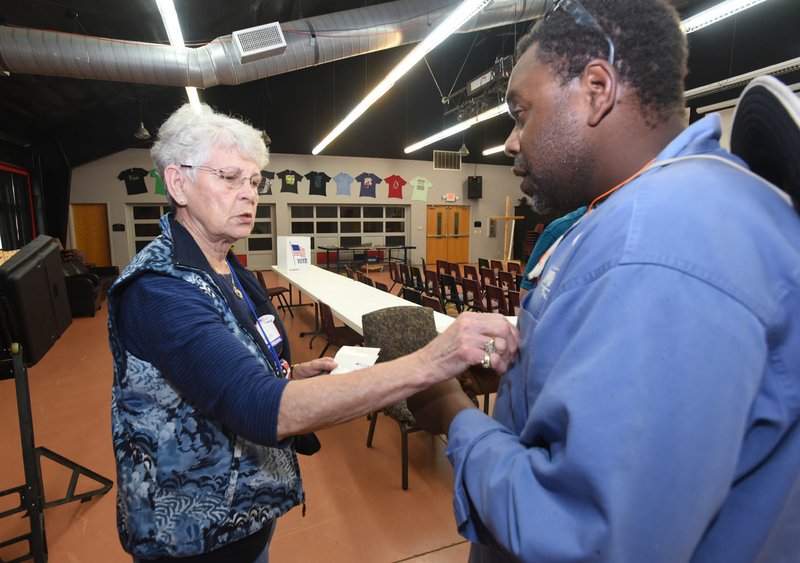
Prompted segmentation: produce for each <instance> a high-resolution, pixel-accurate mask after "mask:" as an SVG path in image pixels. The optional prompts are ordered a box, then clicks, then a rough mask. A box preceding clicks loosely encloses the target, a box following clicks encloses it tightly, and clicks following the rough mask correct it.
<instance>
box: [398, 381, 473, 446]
mask: <svg viewBox="0 0 800 563" xmlns="http://www.w3.org/2000/svg"><path fill="white" fill-rule="evenodd" d="M406 402H407V404H408V408H409V410H410V411H411V412H412V413H413V415H414V418H416V419H417V424H418V425H419V426H420V427H421V428H422V429H423V430H427V431H428V432H430V433H431V434H447V431H448V430H449V429H450V423H451V422H452V421H453V419H454V418H455V416H456V415H457V414H458V413H460V412H461V411H462V410H464V409H474V408H475V405H474V404H473V402H472V401H471V400H470V399H469V397H467V395H466V394H465V393H464V391H463V390H462V389H461V384H460V383H459V382H458V380H456V379H449V380H447V381H442V382H441V383H436V384H435V385H432V386H431V387H429V388H427V389H425V390H424V391H420V392H419V393H417V394H416V395H412V396H411V397H409V398H408V399H407V400H406Z"/></svg>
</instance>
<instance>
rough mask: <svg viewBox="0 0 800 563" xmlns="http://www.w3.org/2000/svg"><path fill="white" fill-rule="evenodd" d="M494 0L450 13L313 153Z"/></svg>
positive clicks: (471, 1) (468, 1) (468, 3)
mask: <svg viewBox="0 0 800 563" xmlns="http://www.w3.org/2000/svg"><path fill="white" fill-rule="evenodd" d="M489 2H490V0H465V1H464V2H462V3H461V4H460V5H459V6H458V7H457V8H456V9H455V10H453V11H452V12H450V15H448V16H447V17H446V18H445V19H444V21H442V23H440V24H439V25H438V26H436V28H435V29H434V30H433V31H432V32H431V33H429V34H428V36H427V37H425V39H423V40H422V41H421V42H420V43H419V44H418V45H417V46H416V47H414V49H412V50H411V52H410V53H409V54H408V55H406V56H405V57H404V58H403V60H401V61H400V62H399V63H398V65H397V66H396V67H394V68H393V69H392V70H391V71H389V74H387V75H386V77H385V78H384V79H383V80H381V82H380V83H379V84H378V85H377V86H376V87H375V88H374V89H373V90H372V91H371V92H370V93H369V94H367V95H366V97H365V98H364V99H363V100H361V101H360V102H359V103H358V105H357V106H356V107H355V108H353V110H352V111H351V112H350V113H349V114H347V117H345V118H344V119H343V120H342V121H341V122H340V123H339V124H338V125H337V126H336V127H334V128H333V130H332V131H331V132H330V133H328V134H327V136H326V137H325V138H324V139H322V141H321V142H320V143H319V144H318V145H317V146H316V147H314V149H313V150H312V151H311V154H319V153H320V152H322V150H323V149H324V148H325V147H327V146H328V145H329V144H330V143H331V141H333V140H334V139H335V138H336V137H338V136H339V135H340V134H341V133H342V132H343V131H344V130H345V129H347V128H348V127H350V125H352V124H353V122H354V121H355V120H356V119H358V118H359V117H360V116H361V114H363V113H364V112H365V111H367V110H368V109H369V108H370V106H372V104H374V103H375V102H377V101H378V99H380V97H381V96H383V95H384V94H385V93H386V92H388V91H389V90H390V89H391V88H392V86H394V84H395V82H397V81H398V80H400V78H401V77H402V76H403V75H404V74H405V73H407V72H408V71H409V70H411V68H412V67H413V66H414V65H415V64H417V63H418V62H419V61H420V60H422V58H423V57H424V56H425V55H426V54H428V53H429V52H430V51H432V50H433V49H434V48H435V47H436V46H437V45H439V44H440V43H441V42H442V41H444V40H445V39H447V38H448V37H449V36H450V35H452V34H453V33H454V32H455V31H456V30H457V29H458V28H459V27H461V26H462V25H464V23H465V22H467V21H468V20H469V19H471V18H472V17H473V16H474V15H475V14H477V13H478V12H480V11H481V10H482V9H483V7H484V6H486V4H488V3H489Z"/></svg>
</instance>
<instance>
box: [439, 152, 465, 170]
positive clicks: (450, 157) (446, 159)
mask: <svg viewBox="0 0 800 563" xmlns="http://www.w3.org/2000/svg"><path fill="white" fill-rule="evenodd" d="M433 169H434V170H461V153H459V151H433Z"/></svg>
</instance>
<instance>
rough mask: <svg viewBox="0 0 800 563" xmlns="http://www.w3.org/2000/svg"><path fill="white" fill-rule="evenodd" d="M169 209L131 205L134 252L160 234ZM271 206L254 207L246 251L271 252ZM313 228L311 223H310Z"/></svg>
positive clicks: (272, 230) (167, 207) (272, 236)
mask: <svg viewBox="0 0 800 563" xmlns="http://www.w3.org/2000/svg"><path fill="white" fill-rule="evenodd" d="M169 210H170V208H169V206H168V205H166V204H164V205H157V204H155V205H154V204H150V205H133V206H131V215H132V217H133V228H132V229H131V230H132V231H133V246H134V249H135V251H136V252H139V251H140V250H142V249H143V248H144V247H145V246H147V244H148V243H149V242H150V241H151V240H153V239H154V238H156V237H157V236H158V235H160V234H161V226H160V225H159V220H160V219H161V217H162V215H164V214H165V213H167V212H168V211H169ZM274 214H275V213H274V211H273V206H272V205H270V204H265V203H262V204H259V205H258V207H257V208H256V220H255V224H254V225H253V232H252V233H251V234H250V236H249V237H248V238H247V252H272V250H273V248H274V242H273V240H274V238H275V234H274V233H275V229H274V227H273V223H272V218H273V216H274ZM311 227H312V228H313V223H311Z"/></svg>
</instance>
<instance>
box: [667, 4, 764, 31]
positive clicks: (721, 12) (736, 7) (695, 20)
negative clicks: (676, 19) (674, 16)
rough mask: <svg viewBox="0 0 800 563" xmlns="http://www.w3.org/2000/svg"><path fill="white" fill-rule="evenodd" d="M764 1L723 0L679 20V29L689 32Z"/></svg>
mask: <svg viewBox="0 0 800 563" xmlns="http://www.w3.org/2000/svg"><path fill="white" fill-rule="evenodd" d="M765 1H766V0H725V1H724V2H720V3H719V4H717V5H715V6H712V7H711V8H709V9H707V10H703V11H702V12H700V13H699V14H697V15H694V16H692V17H690V18H686V19H685V20H683V21H682V22H681V29H682V30H683V32H684V33H686V34H689V33H692V32H695V31H697V30H698V29H702V28H704V27H706V26H709V25H711V24H713V23H717V22H718V21H720V20H724V19H725V18H728V17H730V16H733V15H735V14H738V13H739V12H742V11H744V10H747V9H748V8H752V7H753V6H757V5H758V4H761V3H762V2H765Z"/></svg>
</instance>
